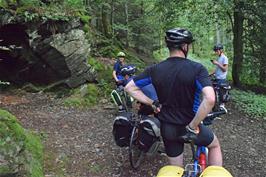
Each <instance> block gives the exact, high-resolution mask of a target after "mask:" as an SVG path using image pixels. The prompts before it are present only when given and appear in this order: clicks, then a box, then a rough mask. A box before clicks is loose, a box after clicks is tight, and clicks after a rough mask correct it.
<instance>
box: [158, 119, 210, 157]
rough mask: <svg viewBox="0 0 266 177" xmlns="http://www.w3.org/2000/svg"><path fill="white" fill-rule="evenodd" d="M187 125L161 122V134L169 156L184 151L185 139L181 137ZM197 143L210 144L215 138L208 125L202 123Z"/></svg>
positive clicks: (177, 154)
mask: <svg viewBox="0 0 266 177" xmlns="http://www.w3.org/2000/svg"><path fill="white" fill-rule="evenodd" d="M185 128H186V126H184V125H177V124H171V123H165V122H161V135H162V138H163V142H164V146H165V151H166V154H167V156H168V157H177V156H179V155H180V154H182V153H183V151H184V141H181V140H180V139H179V137H180V136H182V135H184V134H185V133H186V129H185ZM199 129H200V133H199V134H198V137H197V140H196V141H195V144H196V145H201V146H208V145H209V144H211V142H212V141H213V139H214V134H213V132H212V131H211V129H209V128H208V127H206V126H204V125H202V124H200V125H199Z"/></svg>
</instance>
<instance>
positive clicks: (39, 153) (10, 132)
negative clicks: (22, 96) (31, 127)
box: [0, 109, 44, 177]
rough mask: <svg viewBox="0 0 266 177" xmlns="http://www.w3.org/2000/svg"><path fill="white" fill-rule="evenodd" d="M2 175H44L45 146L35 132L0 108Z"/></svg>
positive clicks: (31, 176) (0, 169)
mask: <svg viewBox="0 0 266 177" xmlns="http://www.w3.org/2000/svg"><path fill="white" fill-rule="evenodd" d="M0 154H1V156H0V158H3V159H0V160H1V161H2V160H3V161H4V162H5V163H4V164H5V165H3V166H2V165H1V167H0V176H1V175H4V174H13V173H15V172H18V173H19V174H20V175H22V176H23V175H25V176H29V177H41V176H44V175H43V169H42V163H43V146H42V144H41V141H40V138H39V137H38V136H36V135H35V134H34V133H33V132H29V131H27V130H25V129H23V128H22V127H21V126H20V125H19V124H18V122H17V120H16V118H15V117H14V116H13V115H11V114H10V113H8V112H7V111H4V110H1V109H0Z"/></svg>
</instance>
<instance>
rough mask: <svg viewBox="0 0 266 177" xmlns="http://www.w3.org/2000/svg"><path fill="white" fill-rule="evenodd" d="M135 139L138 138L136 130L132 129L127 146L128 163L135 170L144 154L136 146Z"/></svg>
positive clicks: (135, 128)
mask: <svg viewBox="0 0 266 177" xmlns="http://www.w3.org/2000/svg"><path fill="white" fill-rule="evenodd" d="M137 137H138V129H137V127H134V128H133V130H132V134H131V138H130V144H129V161H130V165H131V167H132V168H134V169H137V168H138V167H139V166H140V164H141V162H142V160H143V158H144V152H143V151H141V150H140V149H139V147H138V144H137Z"/></svg>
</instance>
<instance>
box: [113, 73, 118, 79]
mask: <svg viewBox="0 0 266 177" xmlns="http://www.w3.org/2000/svg"><path fill="white" fill-rule="evenodd" d="M113 78H114V79H115V81H116V82H117V81H118V79H117V77H116V71H113Z"/></svg>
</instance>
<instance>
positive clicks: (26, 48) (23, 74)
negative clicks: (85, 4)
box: [0, 9, 96, 87]
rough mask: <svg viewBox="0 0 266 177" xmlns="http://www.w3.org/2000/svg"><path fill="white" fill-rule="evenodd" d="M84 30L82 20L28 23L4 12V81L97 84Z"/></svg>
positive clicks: (0, 40)
mask: <svg viewBox="0 0 266 177" xmlns="http://www.w3.org/2000/svg"><path fill="white" fill-rule="evenodd" d="M81 27H82V25H81V23H80V22H79V20H78V19H73V20H69V21H63V20H45V21H44V20H42V19H41V18H40V20H37V21H36V20H34V21H25V20H24V19H22V18H21V17H20V16H16V15H14V14H12V13H11V12H10V11H7V10H5V9H0V80H2V81H9V82H11V83H15V84H19V85H23V84H24V83H33V84H39V85H47V84H52V83H56V82H59V83H65V84H67V85H68V86H69V87H77V86H79V85H81V84H83V83H85V82H93V81H95V79H96V73H95V71H94V69H93V68H92V67H91V66H90V65H88V64H87V58H88V56H89V52H90V43H89V41H88V40H87V39H86V38H85V33H84V32H83V31H82V30H81Z"/></svg>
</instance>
